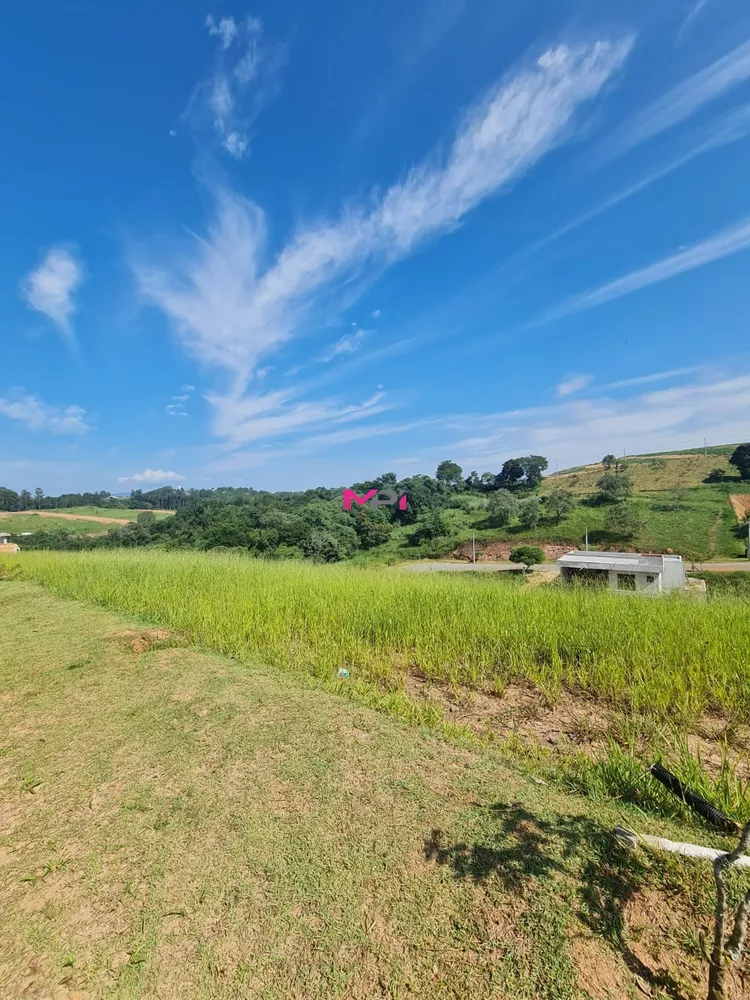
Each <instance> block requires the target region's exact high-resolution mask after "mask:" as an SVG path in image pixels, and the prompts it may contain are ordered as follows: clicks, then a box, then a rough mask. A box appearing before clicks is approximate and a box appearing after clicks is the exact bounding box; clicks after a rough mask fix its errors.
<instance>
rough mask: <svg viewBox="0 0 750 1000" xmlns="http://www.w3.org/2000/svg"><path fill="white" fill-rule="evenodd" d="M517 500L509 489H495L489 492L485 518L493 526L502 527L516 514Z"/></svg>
mask: <svg viewBox="0 0 750 1000" xmlns="http://www.w3.org/2000/svg"><path fill="white" fill-rule="evenodd" d="M517 510H518V501H517V500H516V498H515V497H514V496H513V494H512V493H511V492H510V490H496V491H495V492H494V493H490V498H489V502H488V504H487V518H488V520H489V522H490V524H491V525H492V526H493V527H495V528H504V527H505V525H506V524H510V522H511V521H512V520H513V518H514V517H515V516H516V512H517Z"/></svg>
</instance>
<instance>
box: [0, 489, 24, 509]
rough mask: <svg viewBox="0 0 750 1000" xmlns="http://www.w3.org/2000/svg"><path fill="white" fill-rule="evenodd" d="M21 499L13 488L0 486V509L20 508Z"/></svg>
mask: <svg viewBox="0 0 750 1000" xmlns="http://www.w3.org/2000/svg"><path fill="white" fill-rule="evenodd" d="M20 509H21V501H20V498H19V496H18V494H17V493H16V491H15V490H10V489H8V487H7V486H0V510H20Z"/></svg>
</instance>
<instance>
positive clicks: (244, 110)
mask: <svg viewBox="0 0 750 1000" xmlns="http://www.w3.org/2000/svg"><path fill="white" fill-rule="evenodd" d="M206 28H207V29H208V33H209V35H211V36H213V37H215V38H216V39H217V45H216V54H215V62H214V68H213V70H212V72H211V73H210V75H209V76H208V77H206V78H205V79H204V80H201V82H200V83H199V84H198V86H197V87H196V88H195V91H194V92H193V95H192V97H191V98H190V102H189V104H188V108H187V111H186V113H185V114H186V117H187V119H188V120H189V121H190V122H191V123H192V124H193V126H194V127H196V128H197V129H198V130H199V131H203V130H204V129H205V128H206V127H208V129H210V131H211V132H212V133H213V134H214V136H216V138H217V139H218V140H219V143H220V144H221V146H222V147H223V148H224V150H225V151H226V152H227V153H229V155H230V156H232V157H233V158H234V159H237V160H241V159H242V158H243V157H244V156H245V154H246V153H247V151H248V149H249V146H250V138H251V136H250V130H251V128H252V124H253V122H254V121H255V119H256V118H257V116H258V114H259V113H260V112H261V110H262V109H263V107H264V106H265V105H266V103H267V102H268V101H269V100H270V99H271V98H272V97H273V96H274V95H275V93H276V91H277V89H278V82H279V72H280V70H281V68H282V66H283V64H284V59H285V52H284V49H283V47H282V46H279V45H274V44H271V43H267V42H266V41H265V39H264V37H263V23H262V21H261V20H260V19H259V18H257V17H246V18H244V19H242V20H235V18H233V17H222V18H221V19H220V20H218V21H217V20H216V19H215V18H214V17H213V16H212V15H211V14H209V15H208V17H207V18H206Z"/></svg>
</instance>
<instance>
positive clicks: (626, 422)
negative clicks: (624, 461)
mask: <svg viewBox="0 0 750 1000" xmlns="http://www.w3.org/2000/svg"><path fill="white" fill-rule="evenodd" d="M463 422H464V425H465V426H466V428H467V430H469V429H470V431H471V436H470V437H466V438H464V439H461V440H458V441H454V442H452V443H449V444H446V443H445V442H443V443H442V444H441V445H440V450H441V453H444V454H451V455H455V459H456V461H457V462H459V463H460V464H461V465H463V466H464V467H468V468H477V467H479V468H482V467H484V468H488V469H498V468H500V466H501V465H502V462H503V461H504V460H505V459H506V458H508V457H510V456H511V455H514V454H526V453H527V452H531V453H534V454H541V455H546V456H547V458H548V459H549V460H550V461H551V462H552V463H553V466H554V463H555V462H558V464H559V466H560V467H561V468H563V467H564V466H565V465H578V464H580V463H583V462H591V461H594V460H596V459H597V458H598V457H599V456H600V455H604V454H606V453H608V452H612V453H613V454H618V455H621V454H622V453H623V450H624V451H626V452H627V454H629V455H634V454H644V453H648V452H655V451H670V450H677V449H684V448H690V447H695V448H696V450H699V449H701V448H702V446H703V439H704V437H706V438H708V441H709V442H710V443H711V442H712V443H714V444H727V443H731V442H735V441H742V440H745V439H746V438H747V428H748V425H749V424H750V375H747V374H743V375H738V376H736V377H732V378H718V379H715V380H714V381H710V382H700V383H687V384H684V385H681V386H676V387H674V388H671V389H663V390H660V391H657V392H648V393H644V394H643V395H640V396H635V397H629V398H628V399H624V400H621V401H614V400H612V399H607V398H598V399H587V400H578V401H570V402H565V403H561V404H558V405H555V406H549V407H537V408H532V409H528V410H516V411H512V412H508V413H499V414H495V415H492V414H489V415H479V414H473V415H471V417H466V418H464V421H463Z"/></svg>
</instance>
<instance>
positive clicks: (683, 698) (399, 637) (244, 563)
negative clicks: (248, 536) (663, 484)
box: [3, 550, 750, 722]
mask: <svg viewBox="0 0 750 1000" xmlns="http://www.w3.org/2000/svg"><path fill="white" fill-rule="evenodd" d="M3 564H4V565H5V566H6V567H8V568H9V569H8V571H9V572H11V573H13V572H16V573H19V574H21V575H22V576H23V577H25V578H26V579H30V580H38V581H40V582H43V583H45V584H46V585H48V586H49V587H51V588H52V589H53V590H55V591H56V592H57V593H59V594H62V595H64V596H66V597H75V598H81V599H84V600H90V601H95V602H97V603H100V604H103V605H106V606H108V607H111V608H116V609H118V610H122V611H126V612H128V613H133V614H138V615H143V616H144V617H146V618H147V619H149V620H151V621H154V622H158V623H163V624H165V625H169V626H171V627H173V628H177V629H181V630H185V631H186V632H188V633H189V634H190V635H191V636H193V637H194V638H195V639H196V640H198V641H200V642H203V643H205V644H206V645H208V646H210V647H211V648H213V649H216V650H218V651H220V652H223V653H228V654H230V655H233V656H239V657H243V658H247V657H260V658H262V659H263V660H264V661H266V662H269V663H273V664H275V665H278V666H282V667H285V668H287V669H294V670H299V671H303V672H307V673H311V674H314V675H316V676H320V677H330V676H333V675H335V673H336V671H337V669H338V668H339V667H346V668H348V669H349V670H350V671H351V673H352V677H353V678H354V679H355V680H362V681H363V682H368V683H369V682H372V683H375V684H378V685H380V686H385V687H386V688H389V689H391V690H392V691H393V692H394V697H397V696H398V693H399V692H401V691H403V689H404V682H405V678H406V676H407V675H416V676H419V677H422V678H426V679H428V680H434V681H440V682H443V683H447V684H452V685H466V686H469V687H482V688H488V689H491V690H494V691H497V692H500V691H502V690H503V688H504V687H505V686H506V685H507V684H509V683H510V682H528V683H532V684H534V685H535V686H537V687H538V688H540V689H541V690H542V691H543V692H545V694H546V696H547V697H549V698H550V699H554V698H555V697H556V696H557V695H558V694H559V692H560V690H561V688H562V687H563V686H565V687H566V688H567V689H569V690H580V691H584V692H587V693H589V694H591V695H593V696H596V697H599V698H602V699H604V700H605V701H608V702H609V703H612V704H618V705H622V706H625V707H626V708H628V709H635V710H637V711H639V712H643V713H646V714H648V715H650V716H652V717H655V718H661V719H668V720H675V719H678V720H690V719H695V718H697V717H699V716H702V715H705V714H706V713H707V712H712V711H718V712H721V713H722V714H723V715H725V716H727V717H731V718H733V719H737V720H740V721H743V722H746V721H748V720H750V671H748V670H747V669H745V666H744V665H745V664H746V663H747V650H748V649H749V648H750V615H748V613H747V611H748V606H747V603H746V602H744V601H742V600H738V599H735V598H732V597H728V598H718V599H715V600H712V601H711V602H709V603H708V604H707V605H703V604H700V603H697V602H694V601H691V600H690V599H688V598H685V597H683V596H682V595H676V596H674V597H672V598H667V597H665V598H663V599H660V600H640V599H630V600H628V599H625V600H623V598H622V596H621V595H618V594H613V593H610V592H607V591H605V592H596V593H592V592H591V591H587V590H581V591H573V592H571V591H567V590H564V589H562V588H558V587H549V586H547V587H539V588H537V589H535V590H532V591H526V590H519V589H518V588H516V587H509V586H506V585H504V584H503V583H502V582H501V581H499V580H497V581H492V582H485V584H484V585H478V584H477V581H475V580H473V579H468V580H467V579H465V578H464V577H463V575H462V574H407V573H404V572H399V571H396V570H380V569H377V568H369V569H357V568H354V567H351V566H346V565H343V566H315V565H311V564H302V563H296V562H289V563H273V562H265V561H260V560H253V559H248V558H242V557H232V556H227V555H218V554H217V555H206V554H204V553H194V552H190V553H164V552H153V551H148V552H146V551H127V550H116V551H106V552H93V553H72V552H71V553H50V552H27V553H21V554H20V555H18V556H7V557H6V558H5V559H4V563H3Z"/></svg>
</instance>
